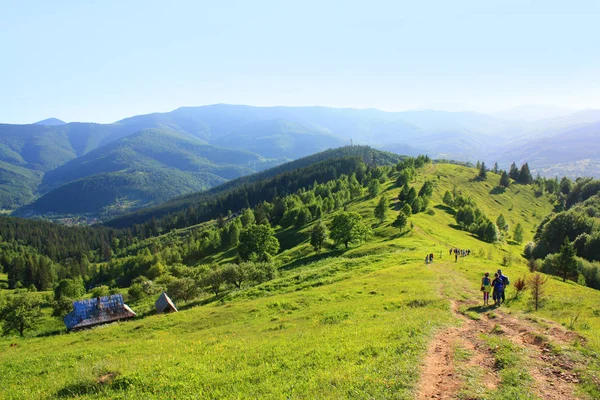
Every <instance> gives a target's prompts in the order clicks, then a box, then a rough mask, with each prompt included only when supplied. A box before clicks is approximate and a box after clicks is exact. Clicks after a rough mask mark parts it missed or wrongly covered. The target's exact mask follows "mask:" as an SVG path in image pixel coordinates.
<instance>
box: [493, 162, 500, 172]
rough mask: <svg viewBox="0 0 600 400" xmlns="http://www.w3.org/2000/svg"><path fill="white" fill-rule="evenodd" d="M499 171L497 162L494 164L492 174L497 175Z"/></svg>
mask: <svg viewBox="0 0 600 400" xmlns="http://www.w3.org/2000/svg"><path fill="white" fill-rule="evenodd" d="M499 171H500V169H499V168H498V162H495V163H494V168H493V169H492V172H493V173H495V174H497V173H498V172H499Z"/></svg>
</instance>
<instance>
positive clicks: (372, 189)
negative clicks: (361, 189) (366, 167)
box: [367, 179, 381, 197]
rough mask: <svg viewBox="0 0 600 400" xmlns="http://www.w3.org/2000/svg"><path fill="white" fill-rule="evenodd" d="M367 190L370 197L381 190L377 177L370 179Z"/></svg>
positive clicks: (375, 195)
mask: <svg viewBox="0 0 600 400" xmlns="http://www.w3.org/2000/svg"><path fill="white" fill-rule="evenodd" d="M367 191H368V192H369V196H370V197H377V196H378V195H379V193H380V192H381V184H380V183H379V181H378V180H377V179H371V181H370V182H369V186H368V187H367Z"/></svg>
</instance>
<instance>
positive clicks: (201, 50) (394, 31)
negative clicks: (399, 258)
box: [0, 0, 600, 123]
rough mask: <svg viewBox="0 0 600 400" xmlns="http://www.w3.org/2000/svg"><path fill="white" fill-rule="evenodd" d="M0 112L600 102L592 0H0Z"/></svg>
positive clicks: (599, 37) (19, 119)
mask: <svg viewBox="0 0 600 400" xmlns="http://www.w3.org/2000/svg"><path fill="white" fill-rule="evenodd" d="M0 10H2V11H1V18H0V51H1V54H2V57H1V58H0V122H10V123H27V122H34V121H36V120H40V119H43V118H47V117H57V118H61V119H64V120H66V121H97V122H112V121H115V120H118V119H121V118H124V117H127V116H131V115H135V114H141V113H148V112H153V111H169V110H172V109H175V108H177V107H180V106H192V105H205V104H213V103H235V104H251V105H325V106H335V107H357V108H368V107H376V108H381V109H384V110H403V109H413V108H438V109H448V110H463V109H472V110H478V111H484V112H488V111H498V110H501V109H504V108H509V107H512V106H516V105H521V104H548V105H550V104H552V105H558V106H565V107H574V108H600V28H599V26H598V21H600V1H597V0H589V1H576V0H570V1H553V0H540V1H528V0H503V1H492V0H473V1H461V0H453V1H449V0H439V1H423V0H421V1H418V2H417V1H398V0H396V1H350V0H346V1H336V2H333V1H327V0H318V1H312V0H302V1H297V2H292V1H281V0H279V1H258V0H253V1H231V0H222V1H177V0H173V1H150V0H144V1H132V0H127V1H122V0H119V1H112V0H97V1H94V0H84V1H77V0H73V1H61V0H52V1H46V0H43V1H27V0H23V1H12V0H0Z"/></svg>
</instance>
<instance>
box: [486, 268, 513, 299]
mask: <svg viewBox="0 0 600 400" xmlns="http://www.w3.org/2000/svg"><path fill="white" fill-rule="evenodd" d="M508 285H510V280H509V279H508V276H506V275H504V274H503V273H502V270H500V269H499V270H498V272H496V273H495V274H494V279H492V278H490V273H489V272H486V273H485V274H484V276H483V278H481V291H482V292H483V305H484V306H489V305H490V292H491V293H492V299H493V300H494V305H495V306H500V304H502V303H504V301H505V300H506V296H505V289H506V287H507V286H508Z"/></svg>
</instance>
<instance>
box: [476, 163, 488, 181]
mask: <svg viewBox="0 0 600 400" xmlns="http://www.w3.org/2000/svg"><path fill="white" fill-rule="evenodd" d="M477 177H478V178H479V179H482V180H483V179H485V178H487V168H486V167H485V163H484V162H482V163H481V165H480V166H479V174H478V175H477Z"/></svg>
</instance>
